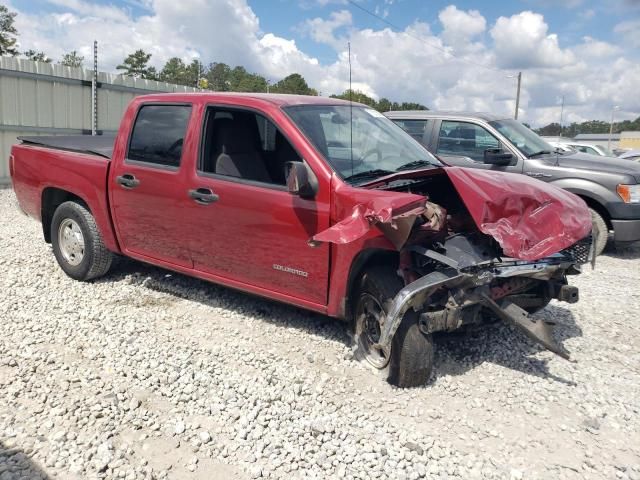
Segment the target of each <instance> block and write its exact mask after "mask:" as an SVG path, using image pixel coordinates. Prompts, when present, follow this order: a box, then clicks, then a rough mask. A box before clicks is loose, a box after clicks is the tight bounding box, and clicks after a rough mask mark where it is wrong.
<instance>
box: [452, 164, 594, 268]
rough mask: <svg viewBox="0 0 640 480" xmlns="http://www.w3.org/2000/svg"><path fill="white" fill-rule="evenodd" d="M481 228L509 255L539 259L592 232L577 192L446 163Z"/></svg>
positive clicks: (587, 211)
mask: <svg viewBox="0 0 640 480" xmlns="http://www.w3.org/2000/svg"><path fill="white" fill-rule="evenodd" d="M444 171H445V172H446V174H447V176H448V177H449V179H450V180H451V182H452V183H453V186H454V187H455V189H456V190H457V192H458V194H459V195H460V198H461V199H462V201H463V202H464V204H465V206H466V207H467V209H468V210H469V213H470V214H471V217H472V218H473V220H474V222H475V223H476V225H477V227H478V229H479V230H480V231H481V232H482V233H485V234H487V235H490V236H492V237H493V238H495V239H496V241H497V242H498V243H499V244H500V246H501V247H502V249H503V251H504V253H505V254H506V255H509V256H510V257H515V258H520V259H523V260H537V259H540V258H544V257H547V256H549V255H551V254H553V253H556V252H559V251H560V250H564V249H565V248H567V247H570V246H571V245H573V244H574V243H576V242H577V241H578V240H581V239H583V238H584V237H586V236H587V235H588V234H589V232H590V231H591V214H590V212H589V209H588V207H587V205H586V204H585V202H584V201H583V200H582V199H581V198H579V197H578V196H576V195H574V194H572V193H569V192H567V191H565V190H562V189H560V188H557V187H554V186H553V185H549V184H547V183H544V182H541V181H539V180H534V179H531V178H528V177H526V176H524V175H520V174H515V173H505V172H492V171H489V170H474V169H466V168H460V167H448V168H445V169H444Z"/></svg>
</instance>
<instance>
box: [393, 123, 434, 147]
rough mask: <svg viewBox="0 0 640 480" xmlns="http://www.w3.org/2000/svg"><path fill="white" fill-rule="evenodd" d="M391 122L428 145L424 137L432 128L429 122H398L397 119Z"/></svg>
mask: <svg viewBox="0 0 640 480" xmlns="http://www.w3.org/2000/svg"><path fill="white" fill-rule="evenodd" d="M391 120H392V121H393V123H395V124H396V125H398V126H399V127H400V128H402V129H403V130H404V131H405V132H407V133H408V134H409V135H411V136H412V137H413V138H415V139H416V140H417V141H418V142H420V143H423V144H424V143H426V140H425V138H424V136H425V132H427V129H428V128H429V129H430V127H431V125H430V123H431V122H430V121H429V120H406V119H405V120H397V119H395V118H392V119H391Z"/></svg>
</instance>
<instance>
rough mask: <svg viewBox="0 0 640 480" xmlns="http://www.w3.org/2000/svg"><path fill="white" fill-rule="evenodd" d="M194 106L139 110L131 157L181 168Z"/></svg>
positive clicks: (154, 106) (156, 106) (130, 148)
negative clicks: (181, 158)
mask: <svg viewBox="0 0 640 480" xmlns="http://www.w3.org/2000/svg"><path fill="white" fill-rule="evenodd" d="M190 115H191V107H190V106H187V105H144V106H142V108H140V110H139V111H138V116H137V118H136V121H135V124H134V125H133V131H132V132H131V141H130V142H129V151H128V153H127V159H128V160H137V161H139V162H147V163H155V164H158V165H163V166H169V167H178V166H180V157H181V156H182V145H183V143H184V136H185V133H186V131H187V123H188V122H189V116H190Z"/></svg>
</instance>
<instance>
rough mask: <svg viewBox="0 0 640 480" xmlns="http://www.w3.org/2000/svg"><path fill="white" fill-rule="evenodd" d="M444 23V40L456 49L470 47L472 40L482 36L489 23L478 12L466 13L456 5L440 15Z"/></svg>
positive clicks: (441, 21)
mask: <svg viewBox="0 0 640 480" xmlns="http://www.w3.org/2000/svg"><path fill="white" fill-rule="evenodd" d="M438 19H439V20H440V23H442V27H443V30H442V39H443V40H444V41H445V42H446V43H448V44H449V45H453V46H455V47H458V48H460V47H463V46H468V45H469V42H470V40H471V39H472V38H474V37H476V36H478V35H480V34H481V33H483V32H484V31H485V29H486V28H487V22H486V20H485V19H484V17H483V16H482V15H480V12H478V11H477V10H469V11H468V12H465V11H463V10H458V9H457V8H456V6H455V5H449V6H448V7H447V8H445V9H444V10H441V11H440V13H439V14H438Z"/></svg>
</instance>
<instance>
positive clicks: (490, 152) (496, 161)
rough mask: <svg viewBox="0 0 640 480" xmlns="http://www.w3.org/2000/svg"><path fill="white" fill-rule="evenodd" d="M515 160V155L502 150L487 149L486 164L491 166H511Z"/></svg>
mask: <svg viewBox="0 0 640 480" xmlns="http://www.w3.org/2000/svg"><path fill="white" fill-rule="evenodd" d="M511 160H513V154H512V153H509V152H505V151H503V150H502V149H500V148H487V149H486V150H485V151H484V163H488V164H491V165H509V164H511Z"/></svg>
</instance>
